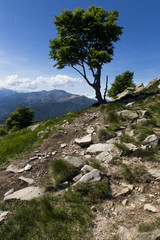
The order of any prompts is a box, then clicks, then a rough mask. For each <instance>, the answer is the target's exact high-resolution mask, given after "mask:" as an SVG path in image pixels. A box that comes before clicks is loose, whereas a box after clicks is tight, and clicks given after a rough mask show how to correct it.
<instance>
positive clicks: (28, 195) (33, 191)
mask: <svg viewBox="0 0 160 240" xmlns="http://www.w3.org/2000/svg"><path fill="white" fill-rule="evenodd" d="M43 193H44V189H41V188H39V187H26V188H23V189H21V190H18V191H16V192H14V193H12V194H10V195H7V196H6V197H4V201H6V200H11V199H20V200H26V201H29V200H31V199H33V198H38V197H40V196H42V195H43Z"/></svg>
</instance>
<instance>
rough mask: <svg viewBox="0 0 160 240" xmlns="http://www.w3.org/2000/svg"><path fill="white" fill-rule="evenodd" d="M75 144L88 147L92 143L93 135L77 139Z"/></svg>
mask: <svg viewBox="0 0 160 240" xmlns="http://www.w3.org/2000/svg"><path fill="white" fill-rule="evenodd" d="M75 143H77V144H78V145H80V146H81V147H88V146H89V145H90V144H91V143H92V137H91V134H88V135H86V136H84V137H83V138H76V139H75Z"/></svg>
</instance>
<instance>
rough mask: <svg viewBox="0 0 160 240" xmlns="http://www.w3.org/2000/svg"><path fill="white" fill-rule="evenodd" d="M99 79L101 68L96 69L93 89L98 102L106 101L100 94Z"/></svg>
mask: <svg viewBox="0 0 160 240" xmlns="http://www.w3.org/2000/svg"><path fill="white" fill-rule="evenodd" d="M100 79H101V69H98V70H97V73H96V75H95V79H94V84H93V88H94V89H95V93H96V99H97V100H98V102H99V103H106V101H105V99H103V98H102V94H101V91H100V88H101V85H100Z"/></svg>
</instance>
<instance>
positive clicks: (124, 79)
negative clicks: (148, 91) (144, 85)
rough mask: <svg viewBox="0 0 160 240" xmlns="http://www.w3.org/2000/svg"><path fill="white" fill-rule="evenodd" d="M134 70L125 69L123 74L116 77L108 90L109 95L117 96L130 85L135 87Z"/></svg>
mask: <svg viewBox="0 0 160 240" xmlns="http://www.w3.org/2000/svg"><path fill="white" fill-rule="evenodd" d="M133 75H134V72H130V71H125V72H124V73H122V74H121V75H118V76H116V77H115V81H114V83H113V84H112V86H111V88H110V90H109V91H108V96H109V97H112V98H116V96H117V95H118V94H119V93H122V92H123V91H124V90H125V89H126V88H128V87H134V86H135V84H134V83H133Z"/></svg>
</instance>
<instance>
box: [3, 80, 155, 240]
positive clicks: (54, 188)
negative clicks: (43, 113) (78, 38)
mask: <svg viewBox="0 0 160 240" xmlns="http://www.w3.org/2000/svg"><path fill="white" fill-rule="evenodd" d="M0 153H1V154H0V182H1V186H0V201H1V202H0V224H1V225H0V236H1V239H2V240H13V239H16V240H32V239H36V240H38V239H44V240H45V239H51V240H52V239H54V240H62V239H64V240H80V239H86V240H89V239H90V240H91V239H92V240H159V239H160V182H159V181H160V79H156V80H155V81H152V82H151V84H150V85H149V86H148V87H147V88H144V89H143V90H142V91H139V92H132V93H129V94H128V93H127V95H125V96H124V95H123V97H122V98H121V99H119V100H117V101H114V102H110V103H107V104H105V105H101V106H99V107H92V108H89V109H86V110H84V111H82V112H78V113H69V114H67V115H65V116H63V117H59V118H54V119H50V120H47V121H43V122H40V123H38V124H36V125H33V126H30V127H29V128H28V129H24V130H22V131H19V132H17V133H12V134H10V135H6V136H5V137H1V138H0Z"/></svg>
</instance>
